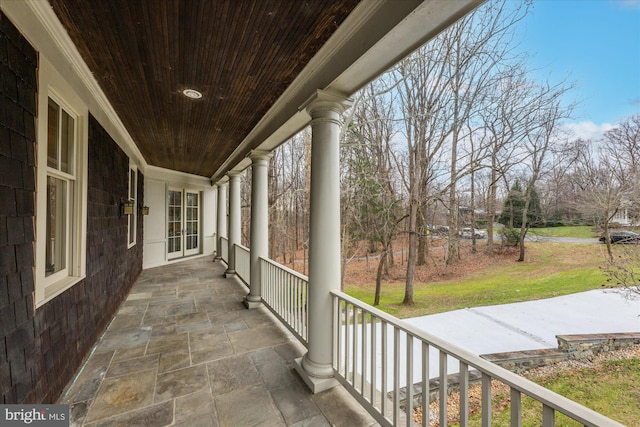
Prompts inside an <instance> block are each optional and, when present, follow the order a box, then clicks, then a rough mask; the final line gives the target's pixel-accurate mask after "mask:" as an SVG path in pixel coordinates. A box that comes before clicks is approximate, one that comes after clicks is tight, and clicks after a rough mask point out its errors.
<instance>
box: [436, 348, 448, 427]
mask: <svg viewBox="0 0 640 427" xmlns="http://www.w3.org/2000/svg"><path fill="white" fill-rule="evenodd" d="M439 365H440V390H439V393H438V394H439V395H440V396H439V399H440V401H439V403H440V411H439V412H440V425H441V426H446V425H448V424H447V396H448V394H449V392H448V387H449V381H448V378H447V353H445V352H444V351H442V350H440V360H439Z"/></svg>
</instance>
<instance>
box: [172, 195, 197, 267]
mask: <svg viewBox="0 0 640 427" xmlns="http://www.w3.org/2000/svg"><path fill="white" fill-rule="evenodd" d="M167 210H168V212H167V258H168V259H173V258H178V257H183V256H189V255H195V254H198V253H200V193H198V192H194V191H188V190H178V189H169V192H168V193H167Z"/></svg>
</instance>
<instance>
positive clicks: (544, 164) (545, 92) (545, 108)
mask: <svg viewBox="0 0 640 427" xmlns="http://www.w3.org/2000/svg"><path fill="white" fill-rule="evenodd" d="M569 90H571V86H569V85H567V84H565V83H564V82H561V83H558V84H556V85H549V84H546V85H544V86H539V87H538V88H537V89H536V90H535V91H534V92H533V94H532V95H533V96H532V97H531V98H530V99H528V101H529V104H530V105H531V108H530V109H529V110H530V111H532V115H531V118H530V121H529V123H530V126H529V128H530V130H529V131H528V132H527V134H526V138H525V139H524V140H523V144H522V145H523V148H524V150H525V157H524V159H523V161H522V162H521V164H522V165H526V167H527V168H528V173H527V175H528V181H527V186H526V188H525V200H524V202H525V203H524V208H523V209H522V221H521V226H520V239H519V240H520V244H519V245H520V256H519V257H518V261H524V257H525V245H524V240H525V237H526V235H527V231H528V227H529V224H528V216H529V215H528V213H529V207H530V206H531V202H532V200H533V192H534V191H535V187H536V184H537V182H538V179H539V178H540V175H541V174H542V173H544V172H545V171H547V170H548V160H549V152H550V151H551V150H552V144H554V143H555V144H558V143H559V142H560V141H561V140H560V138H559V131H560V127H559V123H560V121H561V120H562V119H564V118H568V117H569V116H570V114H571V112H572V111H573V106H572V105H563V95H565V94H566V93H567V92H568V91H569Z"/></svg>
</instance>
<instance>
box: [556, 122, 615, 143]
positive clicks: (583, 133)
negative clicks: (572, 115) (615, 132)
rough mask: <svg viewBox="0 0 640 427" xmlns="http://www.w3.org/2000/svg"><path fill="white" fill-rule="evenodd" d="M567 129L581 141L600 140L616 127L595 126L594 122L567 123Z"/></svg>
mask: <svg viewBox="0 0 640 427" xmlns="http://www.w3.org/2000/svg"><path fill="white" fill-rule="evenodd" d="M565 127H566V128H567V129H568V130H569V131H570V132H571V133H572V134H573V135H574V136H575V137H576V138H581V139H594V140H595V139H599V138H601V137H602V136H603V135H604V133H605V132H606V131H608V130H611V129H613V128H615V127H616V126H614V125H612V124H611V123H602V124H599V125H597V124H595V123H593V122H592V121H590V120H588V121H584V122H579V123H567V124H566V125H565Z"/></svg>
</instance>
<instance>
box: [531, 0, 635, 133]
mask: <svg viewBox="0 0 640 427" xmlns="http://www.w3.org/2000/svg"><path fill="white" fill-rule="evenodd" d="M520 31H522V37H523V44H522V48H523V49H525V50H526V52H527V53H528V54H529V55H530V60H529V64H530V65H531V66H533V67H535V68H536V69H538V71H536V74H537V75H538V77H539V78H541V79H548V80H549V81H550V82H557V81H560V80H562V79H563V78H567V79H568V81H570V82H574V83H575V84H576V89H575V90H574V91H573V93H572V95H571V99H569V101H577V102H578V105H577V107H576V109H575V111H574V116H575V118H574V119H572V120H569V122H568V124H567V126H568V127H570V128H572V129H573V130H574V131H575V133H576V136H579V137H583V138H590V137H592V138H597V137H599V136H600V135H602V133H603V132H604V131H606V130H609V129H611V128H612V127H613V126H615V124H616V123H617V122H619V121H621V120H623V119H625V118H627V117H629V116H631V115H632V114H634V113H638V112H640V0H534V1H533V10H532V13H531V14H530V15H529V16H528V17H527V18H526V19H525V21H524V22H523V23H522V24H521V26H520Z"/></svg>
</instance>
